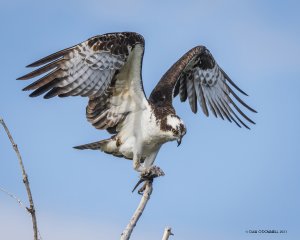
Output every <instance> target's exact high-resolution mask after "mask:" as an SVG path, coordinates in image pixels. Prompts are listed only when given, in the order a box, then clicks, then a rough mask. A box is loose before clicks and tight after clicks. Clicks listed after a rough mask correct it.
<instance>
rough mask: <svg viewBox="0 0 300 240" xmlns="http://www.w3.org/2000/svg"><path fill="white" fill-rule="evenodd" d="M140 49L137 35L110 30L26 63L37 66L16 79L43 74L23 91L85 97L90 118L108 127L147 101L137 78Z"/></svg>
mask: <svg viewBox="0 0 300 240" xmlns="http://www.w3.org/2000/svg"><path fill="white" fill-rule="evenodd" d="M143 53H144V39H143V37H142V36H141V35H139V34H137V33H132V32H123V33H108V34H104V35H99V36H95V37H92V38H90V39H88V40H86V41H84V42H82V43H80V44H78V45H75V46H73V47H70V48H67V49H64V50H62V51H59V52H57V53H54V54H52V55H50V56H47V57H45V58H43V59H41V60H39V61H36V62H34V63H32V64H30V65H28V66H27V67H38V66H41V67H40V68H38V69H37V70H34V71H33V72H31V73H28V74H26V75H24V76H22V77H20V78H18V80H28V79H31V78H34V77H37V76H39V77H41V75H42V74H45V75H43V76H42V77H41V78H39V79H38V80H37V81H35V82H33V83H32V84H30V85H29V86H27V87H25V88H24V89H23V90H34V91H33V92H32V93H31V94H30V96H31V97H36V96H39V95H41V94H44V93H46V94H45V95H44V98H52V97H54V96H59V97H67V96H86V97H89V104H88V106H87V113H86V114H87V118H88V121H90V122H91V123H92V124H93V125H94V126H95V127H96V128H98V129H108V130H109V129H111V128H114V127H115V126H116V125H117V124H118V123H119V122H120V121H122V120H123V119H124V118H125V117H126V115H127V114H128V113H129V112H130V111H132V110H133V109H132V108H133V107H134V108H137V107H142V106H141V105H142V104H143V103H145V101H146V98H145V94H144V91H143V85H142V80H141V65H142V59H143ZM134 101H135V102H134Z"/></svg>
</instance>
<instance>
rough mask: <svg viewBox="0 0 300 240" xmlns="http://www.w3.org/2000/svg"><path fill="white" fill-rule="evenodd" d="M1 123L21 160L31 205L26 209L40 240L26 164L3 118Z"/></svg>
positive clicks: (36, 239) (36, 237)
mask: <svg viewBox="0 0 300 240" xmlns="http://www.w3.org/2000/svg"><path fill="white" fill-rule="evenodd" d="M0 123H1V125H2V126H3V128H4V130H5V132H6V134H7V136H8V138H9V140H10V142H11V144H12V146H13V149H14V150H15V152H16V154H17V157H18V159H19V164H20V167H21V171H22V176H23V183H24V185H25V188H26V191H27V196H28V200H29V204H30V207H29V208H28V207H26V209H27V211H28V212H29V213H30V214H31V219H32V226H33V235H34V240H38V227H37V220H36V215H35V207H34V203H33V199H32V194H31V190H30V186H29V181H28V176H27V173H26V171H25V167H24V164H23V161H22V157H21V154H20V152H19V149H18V146H17V144H16V143H15V142H14V140H13V138H12V135H11V134H10V131H9V130H8V128H7V126H6V124H5V122H4V120H3V119H2V118H0Z"/></svg>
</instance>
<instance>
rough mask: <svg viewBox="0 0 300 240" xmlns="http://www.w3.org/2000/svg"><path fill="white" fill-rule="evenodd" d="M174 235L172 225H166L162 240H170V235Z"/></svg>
mask: <svg viewBox="0 0 300 240" xmlns="http://www.w3.org/2000/svg"><path fill="white" fill-rule="evenodd" d="M172 235H174V234H173V233H172V229H171V228H170V227H166V228H165V231H164V235H163V237H162V240H168V239H169V237H170V236H172Z"/></svg>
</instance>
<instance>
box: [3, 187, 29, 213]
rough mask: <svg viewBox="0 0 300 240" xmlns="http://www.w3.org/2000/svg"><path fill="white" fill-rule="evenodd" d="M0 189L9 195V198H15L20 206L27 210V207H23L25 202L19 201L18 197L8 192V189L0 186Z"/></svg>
mask: <svg viewBox="0 0 300 240" xmlns="http://www.w3.org/2000/svg"><path fill="white" fill-rule="evenodd" d="M0 191H2V192H4V193H5V194H6V195H8V196H10V197H11V198H13V199H15V200H16V201H17V202H18V204H19V205H20V207H22V208H24V209H26V210H27V208H26V207H25V204H24V203H23V202H22V201H21V199H19V198H18V197H16V196H15V195H14V194H12V193H10V192H9V191H7V190H5V189H4V188H2V187H0Z"/></svg>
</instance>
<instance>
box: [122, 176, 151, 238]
mask: <svg viewBox="0 0 300 240" xmlns="http://www.w3.org/2000/svg"><path fill="white" fill-rule="evenodd" d="M152 190H153V188H152V181H146V182H145V189H144V191H143V196H142V198H141V201H140V204H139V205H138V207H137V209H136V210H135V212H134V214H133V216H132V218H131V219H130V221H129V223H128V225H127V226H126V228H125V230H124V231H123V233H122V234H121V238H120V240H128V239H129V238H130V236H131V233H132V231H133V228H134V227H135V225H136V223H137V221H138V220H139V218H140V217H141V215H142V214H143V211H144V209H145V207H146V205H147V202H148V201H149V199H150V196H151V193H152Z"/></svg>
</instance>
